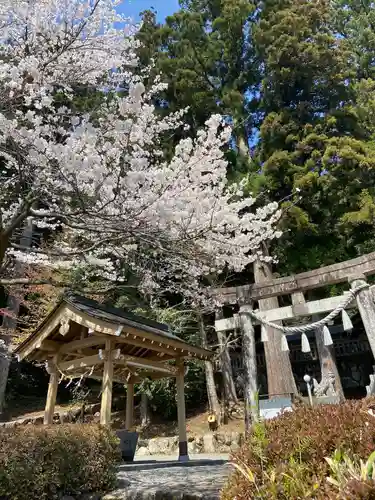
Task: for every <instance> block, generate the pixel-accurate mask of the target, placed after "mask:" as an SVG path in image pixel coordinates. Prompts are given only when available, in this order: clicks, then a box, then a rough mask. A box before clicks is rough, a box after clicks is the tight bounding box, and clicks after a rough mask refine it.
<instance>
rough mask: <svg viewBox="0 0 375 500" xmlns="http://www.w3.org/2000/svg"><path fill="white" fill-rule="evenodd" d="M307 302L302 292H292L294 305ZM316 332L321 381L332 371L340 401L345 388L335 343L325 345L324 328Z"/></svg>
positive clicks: (315, 319)
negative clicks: (337, 361) (338, 365)
mask: <svg viewBox="0 0 375 500" xmlns="http://www.w3.org/2000/svg"><path fill="white" fill-rule="evenodd" d="M305 303H306V299H305V296H304V294H303V293H302V292H296V293H293V294H292V304H293V306H296V305H298V304H305ZM311 319H312V322H313V323H315V322H316V321H319V319H320V317H319V315H313V316H312V318H311ZM314 333H315V342H316V349H317V351H318V356H319V363H320V373H321V379H320V382H322V381H324V380H326V379H327V378H328V377H329V373H330V372H332V373H333V374H334V376H335V390H336V392H337V395H338V397H339V398H340V401H345V395H344V389H343V387H342V384H341V378H340V374H339V371H338V369H337V363H336V355H335V347H334V345H324V336H323V328H316V329H315V330H314Z"/></svg>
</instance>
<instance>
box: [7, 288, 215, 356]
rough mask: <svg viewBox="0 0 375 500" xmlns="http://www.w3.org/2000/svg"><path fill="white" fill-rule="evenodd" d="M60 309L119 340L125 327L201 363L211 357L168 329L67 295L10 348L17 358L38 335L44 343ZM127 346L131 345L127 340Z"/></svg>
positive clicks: (81, 297) (80, 297)
mask: <svg viewBox="0 0 375 500" xmlns="http://www.w3.org/2000/svg"><path fill="white" fill-rule="evenodd" d="M62 306H65V307H68V308H71V309H74V310H75V311H76V312H77V314H83V315H86V317H87V316H89V317H90V318H92V320H93V322H94V323H95V320H97V321H98V322H99V324H102V325H103V324H104V325H105V324H107V325H113V327H114V328H115V329H116V328H118V327H120V330H119V333H116V335H121V336H122V334H121V333H120V332H121V327H123V328H124V331H125V332H126V327H128V328H129V330H130V331H133V332H134V331H135V330H138V331H139V332H144V334H145V335H146V336H147V335H151V337H150V338H151V339H152V338H154V339H155V341H156V342H161V343H162V344H165V345H167V347H168V348H169V345H168V344H169V343H171V345H174V346H176V347H179V348H180V349H182V350H185V351H187V352H191V353H194V354H195V355H197V354H198V356H199V357H201V358H203V359H204V358H207V357H211V356H212V355H213V353H212V352H211V351H209V350H207V349H204V348H202V347H200V346H195V345H192V344H190V343H188V342H186V341H185V340H183V339H181V338H180V337H177V336H176V335H174V334H173V333H172V332H171V331H170V327H169V326H168V325H166V324H164V323H159V322H157V321H154V320H151V319H149V318H145V317H143V316H139V315H136V314H134V313H130V312H128V311H125V310H123V309H120V308H115V307H111V306H106V305H103V304H100V303H99V302H97V301H95V300H92V299H88V298H86V297H83V296H81V295H77V294H72V293H68V294H66V295H64V296H63V297H61V299H60V300H59V301H58V302H57V303H56V305H55V306H54V307H53V309H52V310H51V311H50V312H49V314H47V316H46V317H45V318H44V319H43V320H42V321H41V322H40V323H39V324H38V326H37V327H36V328H35V330H34V331H33V332H31V333H30V334H29V335H28V336H27V337H26V338H25V339H24V340H23V341H22V342H21V343H20V344H18V345H17V346H16V347H15V348H14V351H13V352H14V354H20V353H21V352H22V353H23V354H22V356H21V358H22V357H23V356H24V355H26V356H27V354H26V352H28V351H29V350H30V348H31V345H32V343H33V342H35V341H36V339H37V338H38V335H39V334H42V335H43V338H45V339H46V338H48V336H49V335H47V336H46V335H44V334H43V333H42V330H43V329H44V327H46V328H47V326H46V325H48V323H50V322H53V321H54V320H56V318H55V319H54V316H55V315H57V318H58V314H59V312H58V311H59V309H60V308H61V307H62ZM63 310H64V309H62V310H61V312H60V314H64V313H63ZM100 322H101V323H100ZM152 336H153V337H152ZM134 338H135V337H134ZM129 344H131V340H130V339H129ZM162 344H160V345H162ZM25 349H26V351H25Z"/></svg>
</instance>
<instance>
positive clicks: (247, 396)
mask: <svg viewBox="0 0 375 500" xmlns="http://www.w3.org/2000/svg"><path fill="white" fill-rule="evenodd" d="M249 310H250V311H251V310H252V307H251V306H250V305H242V306H241V307H240V320H241V326H242V356H243V368H244V373H245V386H244V400H245V429H246V432H249V431H250V427H251V424H252V423H253V422H256V421H257V420H258V418H259V408H258V399H257V391H258V381H257V379H258V374H257V358H256V350H255V332H254V326H253V322H252V319H251V316H250V315H249V314H248V311H249Z"/></svg>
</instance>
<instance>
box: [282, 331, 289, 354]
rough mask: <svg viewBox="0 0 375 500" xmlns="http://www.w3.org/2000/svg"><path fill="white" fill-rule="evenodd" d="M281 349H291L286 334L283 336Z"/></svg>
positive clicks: (285, 350)
mask: <svg viewBox="0 0 375 500" xmlns="http://www.w3.org/2000/svg"><path fill="white" fill-rule="evenodd" d="M281 350H282V351H284V352H287V351H289V346H288V341H287V339H286V336H285V335H284V334H283V335H282V336H281Z"/></svg>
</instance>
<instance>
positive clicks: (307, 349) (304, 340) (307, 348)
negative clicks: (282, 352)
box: [301, 333, 311, 352]
mask: <svg viewBox="0 0 375 500" xmlns="http://www.w3.org/2000/svg"><path fill="white" fill-rule="evenodd" d="M301 348H302V352H311V347H310V343H309V339H308V338H307V335H306V333H303V334H302V335H301Z"/></svg>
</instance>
